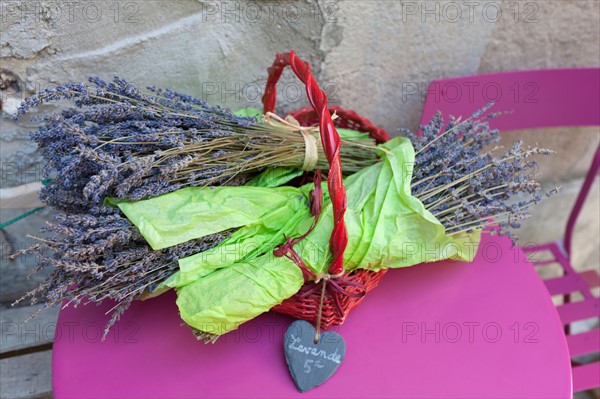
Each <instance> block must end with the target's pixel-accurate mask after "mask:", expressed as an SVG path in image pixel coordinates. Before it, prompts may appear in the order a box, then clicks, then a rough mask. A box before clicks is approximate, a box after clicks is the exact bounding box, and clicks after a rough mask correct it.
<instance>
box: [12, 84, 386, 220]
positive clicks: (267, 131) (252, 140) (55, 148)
mask: <svg viewBox="0 0 600 399" xmlns="http://www.w3.org/2000/svg"><path fill="white" fill-rule="evenodd" d="M148 89H149V93H143V92H142V91H140V90H139V89H138V88H137V87H135V86H134V85H131V84H129V83H127V82H126V81H124V80H123V79H120V78H115V79H114V81H113V82H110V83H107V82H104V81H102V80H100V79H98V78H90V79H89V85H86V84H83V83H70V84H65V85H60V86H56V87H53V88H49V89H46V90H44V91H43V92H41V93H39V94H37V95H34V96H32V97H29V98H28V99H27V100H26V101H25V102H24V103H23V104H22V105H21V107H20V109H19V112H18V113H17V115H16V117H19V116H21V115H23V114H25V113H27V112H28V111H29V109H31V108H32V107H37V106H39V105H40V104H42V103H47V102H52V101H58V100H68V101H70V102H73V103H74V104H75V105H76V106H77V107H78V109H71V110H68V111H64V112H62V113H61V114H59V115H52V116H50V117H48V118H46V119H45V124H44V126H43V127H42V128H40V129H39V130H38V131H36V132H34V133H32V135H31V138H32V140H34V141H35V142H36V143H37V145H38V149H39V150H40V152H41V153H42V155H43V157H44V159H45V160H46V161H47V166H46V169H45V176H44V177H46V178H50V179H51V183H50V184H49V185H48V186H47V187H45V188H44V189H43V190H42V199H43V200H44V201H45V202H47V203H48V204H49V205H52V206H54V207H56V208H58V209H64V210H77V211H83V210H85V209H87V208H89V207H91V206H97V205H100V204H101V203H102V200H103V199H104V198H105V197H114V198H130V199H134V200H136V199H141V198H144V197H152V196H156V195H159V194H164V193H167V192H171V191H175V190H177V189H179V188H182V187H186V186H207V185H224V184H228V185H239V184H243V182H244V181H245V180H246V178H248V177H251V176H252V175H255V174H258V173H259V172H260V171H262V170H263V169H265V168H266V167H268V166H289V167H295V168H300V167H301V166H302V165H303V163H304V157H305V150H306V143H305V139H304V138H303V135H302V134H300V133H299V132H297V131H296V132H294V131H290V129H286V128H283V127H281V126H275V125H272V124H266V123H264V122H263V121H259V120H257V119H256V118H253V117H238V116H235V115H234V114H232V113H231V112H229V111H227V110H225V109H223V108H221V107H218V106H209V105H208V104H207V103H205V102H204V101H202V100H199V99H196V98H193V97H190V96H187V95H183V94H179V93H176V92H173V91H170V90H162V89H156V88H148ZM315 137H316V138H318V137H319V136H318V132H316V133H315ZM317 141H318V140H317ZM374 146H375V143H374V141H373V140H371V139H369V138H368V137H365V136H361V137H360V138H357V139H356V140H346V141H344V145H343V146H342V150H341V157H342V160H343V161H344V163H345V165H346V166H345V168H344V170H345V172H347V173H352V172H355V171H357V170H360V169H361V168H364V167H366V166H368V165H371V164H373V163H374V162H375V159H376V157H375V152H374ZM318 147H320V144H318ZM318 150H319V151H320V152H321V153H322V151H323V150H322V148H320V149H318ZM316 166H317V167H319V168H322V169H327V168H328V163H327V162H326V159H325V156H324V155H323V154H321V156H320V157H319V161H318V163H317V165H316Z"/></svg>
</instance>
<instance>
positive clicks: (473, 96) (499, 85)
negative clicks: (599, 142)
mask: <svg viewBox="0 0 600 399" xmlns="http://www.w3.org/2000/svg"><path fill="white" fill-rule="evenodd" d="M489 101H494V102H495V106H494V109H495V110H496V111H510V112H511V113H509V114H506V115H503V116H502V117H499V118H495V119H492V120H490V125H491V126H493V127H495V128H498V129H501V130H503V131H506V130H519V129H530V128H544V127H558V126H599V125H600V69H598V68H587V69H555V70H539V71H515V72H506V73H498V74H489V75H478V76H466V77H461V78H449V79H442V80H436V81H433V82H432V83H431V84H430V85H429V87H428V89H427V97H426V101H425V107H424V110H423V116H422V119H421V122H422V124H425V123H426V122H428V121H429V120H430V119H431V117H432V116H433V115H434V114H435V112H437V111H438V110H440V111H442V112H443V113H444V114H445V115H455V116H459V115H463V116H465V117H466V116H468V115H471V114H472V113H473V111H474V110H476V109H478V108H480V107H482V106H483V105H485V104H486V103H488V102H489ZM599 170H600V146H598V148H597V150H596V153H595V155H594V159H593V162H592V164H591V166H590V169H589V171H588V173H587V175H586V178H585V181H584V183H583V186H582V188H581V190H580V192H579V195H578V196H577V200H576V201H575V205H574V206H573V209H572V211H571V214H570V216H569V219H568V222H567V226H566V229H565V233H564V237H563V239H562V240H558V241H555V242H551V243H546V244H542V245H537V246H535V247H528V248H523V249H524V252H525V253H530V254H532V253H539V252H543V251H547V252H550V254H551V258H550V259H544V260H538V261H534V260H532V263H533V264H534V265H536V266H543V265H549V264H559V265H560V266H561V267H562V276H560V277H556V278H550V279H547V280H545V281H544V282H545V284H546V288H547V290H548V292H549V293H550V295H552V296H555V295H562V296H563V298H564V303H563V304H562V305H559V306H557V311H558V314H559V316H560V319H561V321H562V323H563V325H564V326H565V333H566V335H567V337H566V338H567V343H568V346H569V351H570V354H571V358H572V359H573V358H577V357H580V356H584V355H590V354H592V355H593V354H598V353H599V352H600V329H599V328H594V329H592V330H591V331H586V332H583V333H578V334H571V328H570V325H571V323H573V322H576V321H579V320H586V319H590V318H598V317H599V315H600V298H597V297H595V296H594V295H593V293H592V291H591V290H592V289H593V288H595V287H598V286H600V278H599V276H598V273H597V272H596V270H588V271H586V272H583V273H577V272H576V271H575V270H574V269H573V266H572V265H571V245H572V238H573V230H574V228H575V223H576V221H577V217H578V216H579V213H580V211H581V208H582V207H583V204H584V202H585V200H586V198H587V196H588V194H589V191H590V189H591V187H592V184H593V183H594V181H595V180H596V176H597V175H598V172H599ZM596 239H597V237H596ZM591 244H592V245H594V244H593V241H591ZM596 266H597V265H596ZM575 292H579V293H580V294H581V296H582V297H583V300H582V301H578V302H571V295H572V294H573V293H575ZM572 366H573V367H572V375H573V391H574V392H579V391H583V390H587V389H591V388H595V387H599V386H600V361H598V360H596V361H595V362H592V363H587V364H580V363H579V362H577V361H575V360H572Z"/></svg>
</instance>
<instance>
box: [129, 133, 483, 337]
mask: <svg viewBox="0 0 600 399" xmlns="http://www.w3.org/2000/svg"><path fill="white" fill-rule="evenodd" d="M379 152H380V154H379V155H380V158H381V159H380V161H379V162H377V163H375V164H374V165H372V166H370V167H367V168H364V169H363V170H361V171H359V172H357V173H355V174H353V175H352V176H349V177H348V178H346V179H345V181H344V183H345V185H346V195H347V202H348V209H347V212H346V216H345V221H346V225H347V228H348V236H349V241H348V246H347V248H346V251H345V254H344V266H345V268H346V270H347V271H351V270H353V269H356V268H365V269H369V270H374V271H378V270H381V269H385V268H398V267H406V266H412V265H416V264H419V263H423V262H433V261H437V260H442V259H457V260H465V261H471V260H472V259H473V257H474V256H475V253H476V251H477V245H478V243H479V240H480V234H479V232H478V231H475V232H474V233H471V234H466V233H460V234H455V235H452V236H447V235H446V234H445V229H444V227H443V226H442V224H441V223H440V222H439V221H438V220H437V219H436V218H435V217H434V216H433V215H432V214H431V213H430V212H429V211H427V210H426V209H425V207H424V206H423V204H422V203H421V202H420V201H419V200H418V199H417V198H415V197H414V196H412V195H411V192H410V183H411V176H412V171H413V164H414V157H415V154H414V150H413V147H412V145H411V143H410V141H409V140H408V139H406V138H400V137H398V138H395V139H392V140H390V141H389V142H387V143H385V144H382V145H380V151H379ZM258 181H260V179H259V180H258ZM311 189H312V185H306V186H303V187H299V188H295V187H276V188H272V187H248V186H241V187H216V188H214V187H193V188H186V189H182V190H179V191H176V192H173V193H169V194H165V195H162V196H159V197H155V198H151V199H148V200H143V201H137V202H119V203H118V204H117V205H118V206H119V208H120V209H121V210H122V211H123V212H124V213H125V215H126V216H127V217H128V218H129V219H130V220H131V222H132V223H134V224H135V225H136V226H137V227H138V228H139V229H140V232H141V233H142V235H143V236H144V237H145V238H146V239H147V240H148V243H149V244H150V245H151V246H152V247H153V248H154V249H158V248H164V247H166V246H172V245H176V244H179V243H182V242H185V241H188V240H191V239H194V238H200V237H203V236H206V235H209V234H213V233H215V232H219V231H226V230H231V229H237V230H236V231H235V232H234V233H233V234H232V235H231V237H229V238H228V239H226V240H225V241H223V242H222V243H221V244H220V245H218V246H217V247H215V248H213V249H211V250H209V251H207V252H203V253H199V254H195V255H192V256H189V257H187V258H183V259H180V260H179V267H180V270H179V271H178V272H177V273H175V274H174V275H173V276H171V277H170V278H169V279H167V280H166V281H165V282H164V283H163V284H161V286H160V287H159V289H164V288H167V287H170V288H176V289H177V295H178V299H177V304H178V306H179V310H180V313H181V317H182V319H183V320H184V321H185V322H186V323H188V324H189V325H190V326H192V327H194V328H196V329H198V330H201V331H205V332H208V333H212V334H217V335H220V334H223V333H226V332H228V331H231V330H233V329H235V328H237V326H238V325H239V324H241V323H243V322H245V321H247V320H250V319H252V318H254V317H256V316H258V315H259V314H261V313H263V312H266V311H268V310H269V309H271V308H272V307H273V306H275V305H277V304H279V303H281V302H282V301H284V300H285V299H287V298H289V297H290V296H292V295H293V294H294V293H296V292H297V291H298V290H299V289H300V287H301V286H302V284H303V283H304V280H303V276H302V273H301V272H300V269H299V268H298V266H296V265H295V264H294V263H293V262H292V261H290V260H288V259H287V258H278V257H275V256H274V255H273V249H275V248H276V247H277V246H279V245H281V244H282V243H284V242H285V238H284V236H285V237H296V236H299V235H301V234H303V233H304V232H306V231H307V230H308V228H309V227H310V225H311V224H312V222H313V218H312V216H311V214H310V203H309V198H310V197H309V192H310V190H311ZM324 191H325V199H324V206H323V210H322V213H321V216H320V218H319V222H318V223H317V225H316V226H315V228H314V230H313V231H312V232H311V233H310V234H309V235H308V236H307V237H306V238H304V239H303V240H302V241H300V242H299V243H298V244H297V245H296V246H295V247H294V249H295V250H296V252H297V253H298V254H299V255H300V256H301V257H302V259H303V260H304V262H305V263H306V264H307V265H308V266H309V267H310V268H312V269H313V270H314V271H315V272H316V273H321V272H326V271H327V269H328V266H329V262H330V253H329V246H328V242H329V237H330V236H331V231H332V229H333V217H332V206H331V202H329V198H328V196H327V190H324Z"/></svg>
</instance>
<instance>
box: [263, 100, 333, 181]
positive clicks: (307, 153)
mask: <svg viewBox="0 0 600 399" xmlns="http://www.w3.org/2000/svg"><path fill="white" fill-rule="evenodd" d="M336 118H337V115H336V114H335V112H334V114H333V115H332V116H331V119H332V120H335V119H336ZM263 120H264V122H265V123H266V124H267V125H269V126H274V127H277V128H280V129H285V130H289V131H292V132H300V134H302V138H304V162H303V164H302V167H301V169H302V170H304V171H307V172H310V171H313V170H315V169H316V167H317V163H318V162H319V148H318V147H317V138H316V137H315V136H314V135H315V133H317V134H318V133H319V127H318V126H300V122H298V121H297V120H296V118H294V117H293V116H292V115H288V116H286V117H285V118H282V117H280V116H279V115H277V114H275V113H273V112H266V113H265V114H264V116H263Z"/></svg>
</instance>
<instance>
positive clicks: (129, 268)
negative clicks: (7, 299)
mask: <svg viewBox="0 0 600 399" xmlns="http://www.w3.org/2000/svg"><path fill="white" fill-rule="evenodd" d="M43 232H45V233H49V234H47V235H48V237H44V238H40V237H33V238H35V239H36V240H37V241H38V243H37V244H35V245H34V246H32V247H30V248H28V249H26V250H24V251H22V252H20V253H19V254H17V255H22V254H26V253H33V254H35V256H36V257H37V259H38V266H37V268H36V269H35V270H34V271H33V273H35V272H38V271H39V270H41V269H43V268H46V267H50V268H52V272H51V273H50V275H49V276H48V278H47V279H46V281H45V283H44V284H42V285H40V286H39V287H38V288H37V289H36V290H34V291H32V292H30V293H28V295H27V296H26V297H23V298H21V299H20V300H19V301H21V300H23V299H26V298H28V297H30V298H31V301H32V303H35V302H36V301H37V299H38V297H41V299H42V300H43V301H44V302H45V303H46V307H49V306H54V305H58V304H61V303H62V302H63V301H65V300H66V301H67V304H66V305H65V306H67V305H69V304H73V305H74V306H77V305H78V304H80V303H81V302H82V301H85V302H98V303H100V302H102V301H103V300H104V299H109V298H110V299H112V300H114V301H116V305H115V306H114V307H113V308H112V309H111V311H110V312H112V317H111V319H110V321H109V322H108V324H107V326H106V330H105V334H104V335H106V333H108V330H109V328H110V327H111V326H112V325H113V324H114V323H115V322H116V321H117V320H119V318H120V317H121V315H122V314H123V312H124V311H125V310H126V309H127V308H128V307H129V305H131V303H132V302H133V301H134V300H137V299H140V298H141V297H142V295H144V293H148V292H152V291H153V290H154V288H155V287H156V286H157V285H158V284H159V283H160V282H162V281H164V280H165V279H166V278H167V277H169V276H170V275H172V274H173V273H174V272H175V271H176V270H177V267H178V265H177V260H178V259H179V258H184V257H186V256H189V255H192V254H195V253H198V252H203V251H207V250H209V249H211V248H213V247H215V246H216V245H218V244H219V243H220V242H221V241H223V240H224V239H226V238H227V237H229V235H230V232H222V233H218V234H213V235H210V236H207V237H203V238H200V239H196V240H192V241H188V242H186V243H184V244H179V245H176V246H174V247H170V248H167V249H163V250H158V251H155V250H153V249H152V248H150V246H149V245H148V244H147V243H146V241H145V240H144V238H143V237H142V235H141V234H140V233H139V231H138V229H137V228H136V227H135V226H134V225H133V224H131V222H129V220H128V219H127V218H126V217H125V216H123V215H122V214H121V213H120V211H119V209H118V208H113V207H104V206H103V207H93V208H91V209H89V210H88V211H87V213H80V214H78V213H61V214H59V215H58V216H56V220H55V222H54V223H50V222H47V227H46V228H44V229H43ZM19 301H17V302H19Z"/></svg>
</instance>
